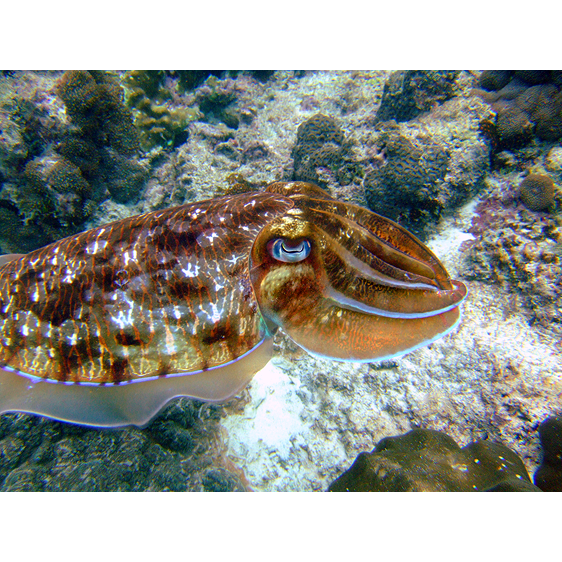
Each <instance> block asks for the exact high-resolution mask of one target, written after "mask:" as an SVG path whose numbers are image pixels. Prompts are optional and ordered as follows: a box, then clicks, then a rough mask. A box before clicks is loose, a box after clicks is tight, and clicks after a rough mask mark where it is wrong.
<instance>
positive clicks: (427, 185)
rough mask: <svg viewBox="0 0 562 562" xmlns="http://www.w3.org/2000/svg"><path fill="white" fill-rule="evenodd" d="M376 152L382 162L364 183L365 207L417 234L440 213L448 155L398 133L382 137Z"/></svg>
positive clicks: (428, 143) (429, 142) (438, 147)
mask: <svg viewBox="0 0 562 562" xmlns="http://www.w3.org/2000/svg"><path fill="white" fill-rule="evenodd" d="M378 150H379V151H380V152H381V153H382V154H384V162H383V163H382V165H380V166H378V167H376V168H374V169H372V170H371V171H370V172H368V173H367V175H366V176H365V180H364V186H365V197H366V199H367V203H368V204H369V207H370V208H371V209H372V210H373V211H375V212H377V213H380V214H383V215H385V216H386V217H388V218H390V219H392V220H395V221H399V222H400V223H401V224H404V226H406V228H409V229H411V230H413V231H414V233H415V234H417V235H421V234H422V232H423V230H424V228H425V226H426V225H427V224H428V223H430V222H434V221H436V220H437V219H438V218H439V217H440V215H441V213H442V211H443V202H444V194H443V193H442V191H443V190H446V189H447V186H446V185H445V183H444V178H445V175H446V173H447V165H448V161H449V155H448V154H447V152H446V151H445V150H444V148H443V147H442V146H441V145H439V144H437V143H435V142H433V141H432V140H431V139H423V140H422V139H418V140H416V141H414V140H412V139H409V138H407V137H405V136H403V135H402V134H401V133H400V132H398V131H396V132H394V131H393V132H389V133H387V134H383V135H382V136H381V137H380V138H379V143H378Z"/></svg>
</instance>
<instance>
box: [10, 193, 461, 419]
mask: <svg viewBox="0 0 562 562" xmlns="http://www.w3.org/2000/svg"><path fill="white" fill-rule="evenodd" d="M279 238H281V239H283V240H285V241H289V242H291V243H296V244H298V241H300V240H306V241H307V242H308V243H309V244H310V252H309V254H308V253H307V255H306V256H303V258H302V259H299V261H297V262H296V263H286V262H284V261H283V260H279V259H276V258H275V257H274V256H273V254H272V253H271V249H270V243H271V242H272V241H274V240H276V239H279ZM465 295H466V288H465V287H464V285H462V283H459V282H456V281H451V279H450V278H449V276H448V274H447V272H446V271H445V269H444V268H443V266H442V265H441V264H440V262H439V260H438V259H437V258H436V257H435V256H434V255H433V254H432V253H431V251H430V250H429V249H428V248H426V247H425V246H424V245H423V244H422V243H421V242H420V241H419V240H417V239H416V238H415V237H414V236H412V235H411V234H409V233H408V232H407V231H406V230H404V229H403V228H401V227H400V226H399V225H397V224H396V223H393V222H392V221H389V220H387V219H385V218H383V217H380V216H378V215H376V214H374V213H371V212H369V211H367V210H365V209H363V208H361V207H358V206H355V205H351V204H348V203H342V202H338V201H335V200H333V199H332V198H330V197H329V196H328V195H327V193H326V192H325V191H323V190H321V189H320V188H318V187H316V186H314V185H312V184H307V183H302V182H294V183H288V184H287V183H274V184H272V185H270V186H269V187H268V188H267V189H266V191H265V192H262V193H250V194H242V195H234V196H229V197H222V198H217V199H212V200H208V201H202V202H198V203H193V204H189V205H184V206H181V207H176V208H172V209H167V210H164V211H156V212H153V213H148V214H145V215H140V216H137V217H131V218H127V219H124V220H122V221H119V222H116V223H112V224H109V225H106V226H104V227H100V228H96V229H93V230H90V231H88V232H84V233H82V234H79V235H76V236H72V237H70V238H66V239H64V240H61V241H59V242H56V243H54V244H51V245H49V246H46V247H45V248H42V249H39V250H36V251H34V252H31V253H30V254H28V255H26V256H24V257H21V258H20V259H16V260H14V261H11V262H9V263H7V264H6V265H3V266H2V267H0V367H4V368H5V369H6V371H7V372H9V373H13V372H15V373H16V374H23V375H26V376H28V377H29V376H30V377H36V378H38V379H44V380H49V381H52V382H65V383H82V384H87V383H89V384H92V385H107V384H115V383H117V384H119V383H123V382H130V381H143V380H149V379H158V378H162V377H165V376H166V375H170V374H178V373H186V374H191V373H195V372H199V371H203V372H205V371H207V370H209V369H211V370H212V369H214V368H215V367H220V366H223V365H228V364H232V363H233V362H235V361H237V360H238V359H239V358H240V357H241V356H244V355H245V354H248V353H249V352H252V350H254V349H255V348H256V346H259V345H260V343H261V342H264V341H266V340H268V339H270V338H271V336H272V334H273V332H274V331H275V330H276V329H277V327H279V326H280V327H282V328H283V330H285V331H286V333H287V334H288V335H289V336H290V337H291V338H293V339H294V340H295V341H296V342H297V343H298V344H299V345H301V346H302V347H304V348H305V349H307V350H309V351H311V352H313V353H317V354H320V355H325V356H327V357H332V358H336V359H344V360H352V361H355V360H358V361H372V360H376V359H380V358H384V357H387V356H392V355H394V354H398V353H404V352H406V351H408V350H411V349H414V348H415V347H417V346H419V345H422V344H424V343H428V342H430V341H432V340H433V339H435V338H437V337H440V336H441V335H443V334H444V333H446V332H447V331H448V330H449V329H451V327H452V326H454V325H455V323H456V321H457V320H458V317H459V310H458V305H459V303H460V302H461V301H462V300H463V298H464V296H465ZM262 349H264V348H263V347H262ZM262 353H265V352H264V351H262ZM226 372H229V373H230V372H231V371H223V373H226ZM0 376H2V373H0ZM10 376H12V375H10ZM213 376H215V375H213ZM220 376H222V374H221V371H220V370H217V371H216V377H220ZM229 376H230V375H229ZM194 380H195V379H194ZM205 380H206V379H205ZM1 382H2V381H1V380H0V383H1ZM10 384H11V383H10ZM205 384H208V383H207V382H205ZM213 384H214V383H213ZM49 386H50V385H49ZM133 386H137V385H133ZM147 386H148V385H147ZM234 386H236V385H234ZM234 386H233V388H234ZM180 391H181V390H180ZM14 392H15V391H14ZM18 392H19V390H18ZM187 392H188V391H187ZM205 392H206V391H205V390H204V391H203V392H202V393H199V394H197V396H199V397H204V396H205ZM213 393H214V390H213ZM176 395H177V394H176ZM213 395H215V394H213ZM73 399H74V398H73ZM22 400H23V399H22ZM15 403H18V402H17V401H16V402H15ZM51 406H52V403H50V405H49V407H50V408H51ZM41 407H42V406H38V407H37V408H35V409H34V410H31V411H35V412H39V413H41V411H42V410H41V409H40V408H41ZM10 408H12V409H13V408H14V406H12V405H10ZM55 410H56V408H55V409H52V408H51V409H50V410H49V411H48V412H49V413H48V415H52V416H53V417H56V416H57V414H56V411H55ZM24 411H30V410H24ZM53 412H55V413H53ZM65 419H72V418H71V417H69V418H65ZM116 419H117V418H116ZM120 419H121V418H119V420H120ZM88 423H89V422H88ZM92 423H94V422H92ZM95 423H98V422H97V420H96V421H95ZM112 423H114V425H117V424H120V423H121V421H115V422H112Z"/></svg>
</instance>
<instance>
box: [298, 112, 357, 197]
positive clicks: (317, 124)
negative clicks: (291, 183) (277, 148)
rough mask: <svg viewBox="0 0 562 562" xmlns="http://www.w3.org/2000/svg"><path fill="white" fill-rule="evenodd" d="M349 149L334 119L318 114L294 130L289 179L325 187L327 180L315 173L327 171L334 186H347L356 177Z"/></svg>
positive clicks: (347, 142)
mask: <svg viewBox="0 0 562 562" xmlns="http://www.w3.org/2000/svg"><path fill="white" fill-rule="evenodd" d="M350 148H351V146H350V143H349V141H347V140H346V138H345V136H344V134H343V132H342V131H341V129H340V127H339V126H338V124H337V123H336V120H335V119H334V118H333V117H329V116H326V115H322V114H320V113H319V114H317V115H313V116H312V117H311V118H310V119H308V120H306V121H305V122H304V123H301V125H300V126H299V128H298V130H297V142H296V144H295V146H294V147H293V151H292V153H291V156H292V157H293V168H294V171H293V177H292V179H294V180H297V181H307V182H312V183H316V184H317V185H320V186H321V187H326V181H325V180H324V179H323V178H321V177H320V176H319V174H318V171H319V170H318V169H319V168H326V169H327V170H329V172H331V174H333V176H334V177H335V180H336V182H337V183H339V184H347V183H350V181H351V180H352V179H353V175H354V174H355V170H354V168H355V166H354V162H353V155H352V153H351V150H350Z"/></svg>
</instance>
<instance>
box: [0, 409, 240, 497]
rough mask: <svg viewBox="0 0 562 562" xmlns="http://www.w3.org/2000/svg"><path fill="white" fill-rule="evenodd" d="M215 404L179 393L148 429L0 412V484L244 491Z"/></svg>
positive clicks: (21, 488) (86, 489)
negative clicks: (225, 451) (105, 427)
mask: <svg viewBox="0 0 562 562" xmlns="http://www.w3.org/2000/svg"><path fill="white" fill-rule="evenodd" d="M219 414H220V408H217V407H213V406H209V405H204V404H201V403H198V402H193V401H190V400H186V399H182V400H180V401H176V402H174V403H173V404H171V405H170V406H168V407H167V408H166V409H165V410H164V411H163V412H162V413H161V414H160V415H159V416H158V417H157V418H156V419H155V420H153V421H152V422H151V423H150V424H149V426H148V427H147V428H146V429H142V430H140V429H123V430H116V431H98V430H93V429H87V428H83V427H78V426H73V425H70V424H64V423H59V422H54V421H51V420H48V419H45V418H38V417H34V416H28V415H25V414H8V415H4V416H2V417H1V418H0V450H2V451H3V454H2V455H1V456H0V491H32V490H33V491H61V492H62V491H82V492H94V491H104V492H108V491H225V492H226V491H245V490H246V484H245V482H244V476H243V474H242V472H241V471H240V470H238V469H236V468H235V467H234V466H233V465H232V464H231V463H229V462H228V461H226V459H224V457H223V456H222V451H221V448H220V439H219V417H220V416H219Z"/></svg>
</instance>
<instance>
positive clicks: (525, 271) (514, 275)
mask: <svg viewBox="0 0 562 562" xmlns="http://www.w3.org/2000/svg"><path fill="white" fill-rule="evenodd" d="M527 177H534V175H533V176H527ZM517 183H518V182H517V180H515V179H514V180H513V181H505V180H503V181H497V180H496V181H492V180H491V179H490V181H489V186H490V187H489V190H488V193H487V195H486V196H485V197H483V198H482V200H481V201H480V202H479V203H478V204H477V205H476V208H475V215H474V217H473V219H472V225H471V227H470V229H469V232H470V233H471V234H472V235H473V236H474V239H473V240H470V241H468V242H465V243H464V245H463V248H464V251H465V254H464V266H463V270H462V274H463V275H464V276H465V277H466V278H467V279H473V280H481V281H485V282H488V283H499V284H500V285H502V286H504V287H506V288H508V289H509V290H511V291H512V292H513V294H514V296H513V298H514V299H521V300H522V304H523V306H524V310H526V313H527V315H528V318H529V321H530V322H532V323H538V324H539V325H541V326H543V327H545V328H547V327H548V328H550V329H552V330H554V331H555V332H560V331H562V322H561V317H560V312H559V310H560V307H561V306H562V259H561V255H562V253H561V249H560V248H561V246H562V244H561V243H562V228H561V227H562V225H561V223H560V217H559V216H558V214H549V213H537V212H532V211H529V210H528V209H527V208H526V207H525V206H524V205H522V204H521V203H519V187H518V185H517Z"/></svg>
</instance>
